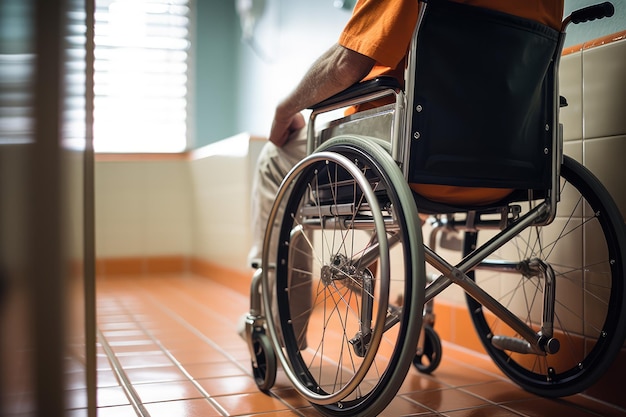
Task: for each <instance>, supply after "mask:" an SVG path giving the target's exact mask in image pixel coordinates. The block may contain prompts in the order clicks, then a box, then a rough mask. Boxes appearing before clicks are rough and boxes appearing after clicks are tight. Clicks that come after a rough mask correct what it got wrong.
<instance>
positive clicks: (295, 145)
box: [248, 127, 307, 268]
mask: <svg viewBox="0 0 626 417" xmlns="http://www.w3.org/2000/svg"><path fill="white" fill-rule="evenodd" d="M306 130H307V129H306V127H305V128H304V129H301V130H299V131H297V132H294V134H293V135H292V137H291V138H289V141H288V142H287V143H286V144H285V145H284V146H283V147H281V148H279V147H277V146H275V145H274V144H273V143H271V142H268V143H267V144H266V145H265V146H264V147H263V149H262V150H261V154H260V155H259V159H258V161H257V170H256V172H255V174H254V178H253V182H252V198H251V202H252V207H251V224H252V247H251V249H250V252H249V254H248V261H249V262H250V265H251V266H252V267H253V268H258V267H259V266H260V261H261V251H262V249H263V237H264V235H265V227H266V226H267V218H268V216H269V212H270V210H271V209H272V204H273V203H274V199H275V198H276V193H277V191H278V187H279V186H280V183H281V182H282V180H283V178H284V177H285V175H287V172H289V170H290V169H291V168H292V167H293V166H294V165H295V164H297V163H298V162H299V161H300V160H301V159H302V158H304V157H305V156H306V144H307V141H306V139H307V138H306V134H307V132H306Z"/></svg>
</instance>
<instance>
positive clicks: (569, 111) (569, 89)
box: [559, 52, 583, 141]
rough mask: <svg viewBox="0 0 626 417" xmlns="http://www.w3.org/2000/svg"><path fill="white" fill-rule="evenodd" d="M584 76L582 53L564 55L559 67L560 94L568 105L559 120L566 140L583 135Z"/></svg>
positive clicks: (562, 109)
mask: <svg viewBox="0 0 626 417" xmlns="http://www.w3.org/2000/svg"><path fill="white" fill-rule="evenodd" d="M582 77H583V74H582V53H581V52H576V53H572V54H569V55H566V56H564V57H563V58H562V59H561V65H560V67H559V89H560V91H559V94H560V95H562V96H564V97H565V98H566V99H567V103H568V105H567V107H563V108H561V111H560V114H559V122H560V123H562V124H563V139H564V140H566V141H568V140H576V139H582V137H583V114H582V95H583V83H582Z"/></svg>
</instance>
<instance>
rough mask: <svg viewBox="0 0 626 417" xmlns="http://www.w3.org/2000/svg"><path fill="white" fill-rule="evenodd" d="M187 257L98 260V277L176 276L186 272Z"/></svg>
mask: <svg viewBox="0 0 626 417" xmlns="http://www.w3.org/2000/svg"><path fill="white" fill-rule="evenodd" d="M188 264H189V261H188V258H187V257H186V256H182V255H180V256H177V255H173V256H154V257H124V258H100V259H97V260H96V276H99V277H101V276H120V275H148V274H176V273H183V272H186V271H187V270H188V269H189V268H188Z"/></svg>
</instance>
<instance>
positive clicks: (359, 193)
mask: <svg viewBox="0 0 626 417" xmlns="http://www.w3.org/2000/svg"><path fill="white" fill-rule="evenodd" d="M421 6H422V7H420V16H419V19H418V25H417V27H416V30H415V33H414V35H413V39H412V43H411V52H410V54H409V57H408V62H407V69H406V76H405V85H404V86H401V85H399V84H398V83H397V82H396V81H394V80H391V79H385V78H379V79H375V80H370V81H366V82H362V83H359V84H358V85H356V86H353V87H351V88H349V89H348V90H346V91H344V92H342V93H340V94H338V95H337V96H334V97H332V98H330V99H328V100H326V101H324V102H323V103H320V104H318V105H316V106H315V107H314V108H313V109H312V113H311V116H310V122H309V127H308V129H309V131H308V138H309V139H308V156H307V157H306V158H304V159H303V160H302V161H300V162H299V163H298V164H297V165H296V166H295V167H294V168H293V169H292V170H291V171H290V172H289V173H288V174H287V176H286V177H285V179H284V181H283V182H282V184H281V186H280V188H279V191H278V193H277V196H276V200H275V203H274V206H273V208H272V210H271V212H270V216H269V221H268V225H267V229H266V234H265V239H264V246H263V259H262V267H261V268H260V269H259V270H258V271H257V273H256V274H255V276H254V278H253V281H252V285H251V302H250V304H251V306H250V312H249V314H248V317H247V322H246V335H247V338H248V344H249V348H250V353H251V362H252V370H253V374H254V377H255V381H256V383H257V385H258V388H259V389H260V390H262V391H268V390H270V389H271V388H272V386H273V385H274V382H275V379H276V373H277V368H278V366H279V364H280V366H281V367H282V369H283V370H284V373H285V374H286V376H287V378H288V379H289V381H290V382H291V384H293V386H294V388H295V389H296V390H297V391H298V392H299V393H300V394H301V395H302V396H303V397H304V398H305V399H306V400H308V401H309V402H310V403H311V404H312V405H313V406H314V407H315V408H317V409H318V410H319V411H320V412H321V413H323V414H325V415H331V416H339V415H349V416H355V415H377V414H378V413H379V412H380V411H382V410H383V409H384V408H385V407H386V406H387V405H388V404H389V403H390V402H391V400H392V399H393V398H394V396H395V395H396V394H397V392H398V390H399V388H400V386H401V384H402V383H403V381H404V379H405V377H406V375H407V373H408V372H409V370H410V368H411V367H412V366H414V367H415V368H416V369H417V370H418V371H420V372H426V373H429V372H432V371H434V370H435V369H436V367H437V365H438V364H439V361H440V360H441V355H442V348H441V341H440V340H439V337H438V336H437V334H436V332H435V331H434V328H433V317H434V311H433V305H432V302H433V299H434V298H435V297H436V296H437V295H438V294H440V293H441V292H442V291H443V290H444V289H446V288H448V287H449V286H451V285H453V284H454V285H458V286H460V287H461V288H462V289H463V290H464V292H465V294H466V296H467V305H468V309H469V312H470V315H471V318H472V321H473V324H474V326H475V329H476V332H477V334H478V337H479V338H480V340H481V341H482V343H483V345H484V348H485V350H486V351H487V353H488V354H489V356H490V357H491V358H492V359H493V361H494V362H495V364H497V366H498V367H499V368H500V369H501V370H502V372H503V373H504V374H505V375H506V376H507V377H509V378H510V379H511V380H512V381H513V382H515V383H516V384H518V385H519V386H521V387H522V388H523V389H525V390H527V391H529V392H531V393H534V394H537V395H540V396H545V397H562V396H567V395H572V394H575V393H579V392H581V391H583V390H585V389H587V388H588V387H589V386H591V385H592V384H593V383H594V382H595V381H596V380H597V379H598V378H599V377H600V376H601V375H602V374H603V373H604V372H605V371H606V370H607V368H608V367H609V366H610V365H611V363H612V361H613V359H614V358H615V356H616V355H617V353H618V352H619V350H620V348H621V347H622V345H623V343H624V339H625V336H626V302H625V300H626V286H625V283H624V278H625V269H624V262H625V261H626V249H625V248H626V246H625V245H626V231H625V226H624V219H623V217H622V215H621V213H620V211H619V209H618V208H617V206H616V204H615V202H614V201H613V200H612V198H611V196H610V194H609V193H608V192H607V190H606V189H605V188H604V187H603V186H602V184H601V183H600V182H599V180H598V179H596V178H595V177H594V176H593V174H592V173H591V172H590V171H588V170H587V169H586V168H585V167H583V166H582V165H581V164H580V163H578V162H577V161H575V160H574V159H572V158H570V157H568V156H565V155H563V152H562V127H561V126H560V125H559V123H558V112H559V108H560V107H562V106H564V105H566V100H565V99H564V98H562V97H560V96H559V94H558V77H557V74H558V63H559V58H560V55H561V51H562V46H563V41H564V37H565V28H566V27H567V25H568V24H569V23H581V22H585V21H588V20H593V19H598V18H603V17H609V16H611V15H612V14H613V6H612V5H611V4H610V3H603V4H600V5H595V6H590V7H587V8H585V9H581V10H579V11H576V12H574V13H572V15H570V16H569V17H567V18H566V19H565V20H564V21H563V26H562V30H561V31H560V32H559V31H555V30H552V29H551V28H548V27H546V26H544V25H541V24H539V23H536V22H531V21H528V20H526V19H521V18H517V17H514V16H510V15H506V14H503V13H499V12H495V11H492V10H486V9H481V8H477V7H473V6H468V5H464V4H459V3H454V2H448V1H444V0H430V1H428V2H427V3H422V5H421ZM459 33H461V34H462V35H459ZM478 45H480V46H479V47H478ZM442 51H445V53H442ZM450 80H454V81H453V82H451V81H450ZM380 99H387V100H389V101H390V104H386V105H384V106H380V107H376V108H374V109H369V110H364V111H359V112H357V113H354V114H352V115H349V116H343V114H342V115H341V116H335V115H336V113H337V112H340V111H341V109H344V108H347V107H350V106H355V105H361V104H363V103H367V102H371V101H375V100H380ZM324 117H326V118H327V120H326V121H324V120H323V119H324ZM372 126H376V128H372ZM381 132H382V133H381ZM413 183H418V184H439V185H453V186H460V187H487V188H495V189H507V190H510V191H507V193H506V196H505V197H502V198H500V199H499V200H498V201H496V202H494V203H489V204H487V205H485V204H482V205H478V204H472V205H468V204H451V203H450V202H445V203H441V202H436V201H432V200H429V199H427V198H425V197H424V196H422V195H419V194H417V193H416V192H415V191H413V189H412V188H411V186H410V185H409V184H413ZM426 216H428V223H429V224H430V225H431V226H432V230H433V234H432V235H431V236H430V239H429V241H428V244H427V245H425V244H424V242H423V238H422V223H423V220H422V219H423V218H425V217H426ZM450 234H452V235H454V236H459V235H461V236H462V237H463V239H462V242H461V245H460V247H459V249H460V252H461V253H460V255H461V256H460V258H461V260H460V261H458V262H455V263H452V262H450V261H447V260H446V259H444V258H443V257H442V256H441V255H440V254H439V253H438V252H437V251H436V250H435V249H437V248H436V246H437V242H438V241H442V240H445V236H447V235H450ZM426 264H428V268H429V269H434V270H436V271H437V272H436V273H435V274H434V277H433V278H432V279H430V278H429V279H427V275H426ZM429 276H430V275H429Z"/></svg>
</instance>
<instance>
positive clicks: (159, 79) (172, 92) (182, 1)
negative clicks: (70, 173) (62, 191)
mask: <svg viewBox="0 0 626 417" xmlns="http://www.w3.org/2000/svg"><path fill="white" fill-rule="evenodd" d="M189 9H190V7H189V0H96V14H95V44H96V46H95V75H94V84H95V86H94V90H95V102H94V105H95V110H94V148H95V150H96V152H182V151H184V150H185V149H186V148H187V102H188V83H187V80H188V77H187V69H188V56H189V49H190V36H189V24H190V16H189V11H190V10H189Z"/></svg>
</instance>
